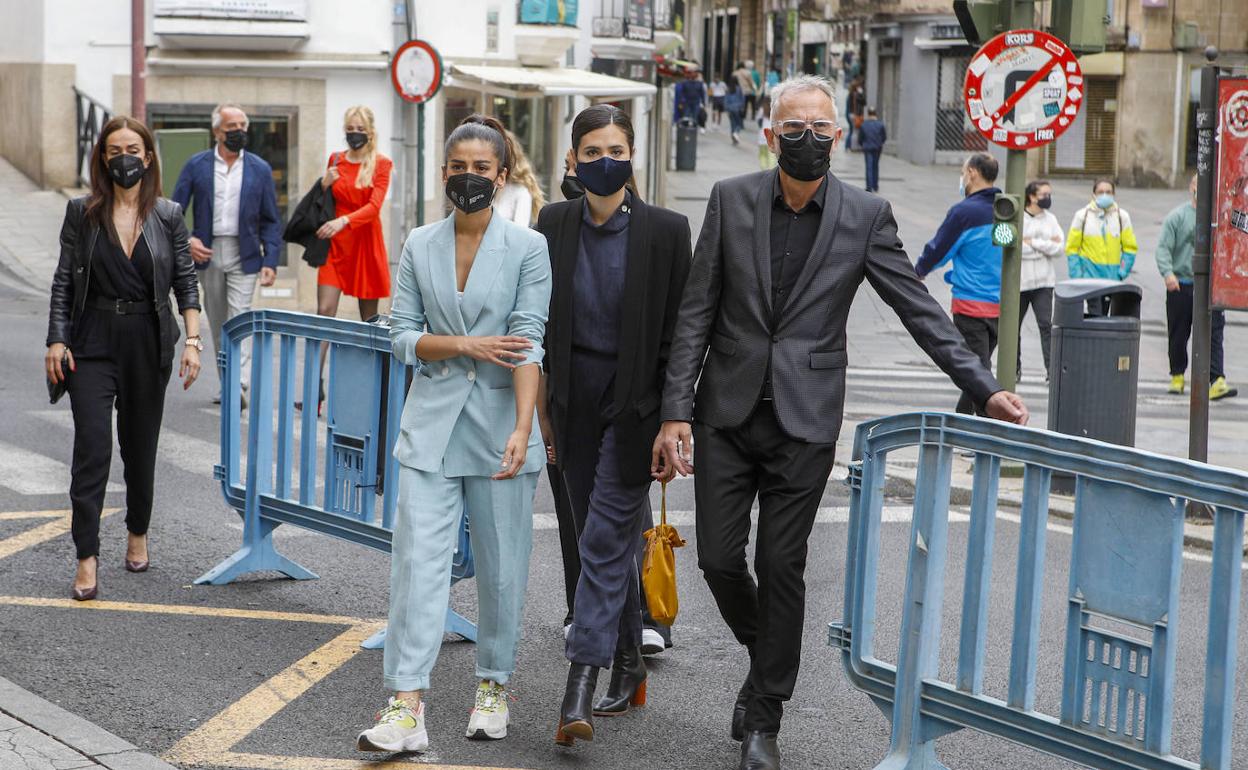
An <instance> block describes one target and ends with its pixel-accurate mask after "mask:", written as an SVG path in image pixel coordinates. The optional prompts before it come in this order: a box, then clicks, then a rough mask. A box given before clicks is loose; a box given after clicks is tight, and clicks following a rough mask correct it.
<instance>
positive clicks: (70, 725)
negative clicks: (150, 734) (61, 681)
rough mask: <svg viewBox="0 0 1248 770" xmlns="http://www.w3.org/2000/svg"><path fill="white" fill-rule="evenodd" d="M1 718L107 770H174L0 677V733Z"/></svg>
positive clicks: (0, 729)
mask: <svg viewBox="0 0 1248 770" xmlns="http://www.w3.org/2000/svg"><path fill="white" fill-rule="evenodd" d="M5 717H9V718H10V720H12V721H15V722H16V723H17V724H15V725H13V726H12V727H11V728H10V729H22V728H23V727H25V728H30V729H33V730H34V731H35V732H37V733H40V734H42V735H43V736H47V737H48V738H51V739H52V740H53V741H55V742H57V743H60V744H62V745H63V746H66V747H68V748H70V749H72V750H73V751H75V752H77V753H78V754H81V755H82V756H84V757H85V758H86V759H88V760H90V761H92V762H95V763H96V764H98V765H100V766H102V767H106V768H108V770H177V769H176V768H174V766H173V765H170V764H167V763H165V762H162V761H161V760H159V759H157V758H156V757H154V756H152V755H151V754H147V753H145V752H143V751H141V750H140V749H139V747H137V746H135V745H134V744H132V743H129V742H127V741H125V740H122V739H121V738H118V737H117V736H116V735H113V734H112V733H110V732H108V731H107V730H105V729H103V728H101V727H98V726H96V725H94V724H92V723H91V722H88V721H87V720H85V719H83V718H82V717H79V716H76V715H74V714H71V713H69V712H68V711H66V710H65V709H63V708H61V707H60V706H56V705H54V704H52V703H49V702H48V701H46V700H44V699H43V698H40V697H39V696H37V695H35V694H33V693H30V692H27V691H26V690H23V689H22V688H20V687H18V686H17V685H15V684H13V683H12V682H10V681H9V680H7V679H5V678H4V677H0V732H3V731H4V730H5V727H4V724H5V722H6V721H8V720H6V719H5Z"/></svg>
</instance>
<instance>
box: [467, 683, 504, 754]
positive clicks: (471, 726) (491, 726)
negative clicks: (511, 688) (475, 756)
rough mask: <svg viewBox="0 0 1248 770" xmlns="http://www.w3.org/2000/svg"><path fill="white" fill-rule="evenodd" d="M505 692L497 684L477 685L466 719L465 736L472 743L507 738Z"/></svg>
mask: <svg viewBox="0 0 1248 770" xmlns="http://www.w3.org/2000/svg"><path fill="white" fill-rule="evenodd" d="M508 720H509V715H508V713H507V690H506V689H505V688H504V687H503V686H502V685H501V684H498V683H497V682H491V681H487V682H482V683H481V684H479V685H477V698H476V702H475V703H474V704H473V707H472V714H471V715H470V716H469V717H468V729H467V731H465V733H464V734H465V735H466V736H468V737H469V738H470V739H472V740H474V741H496V740H499V739H500V738H506V737H507V722H508Z"/></svg>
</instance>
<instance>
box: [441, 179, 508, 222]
mask: <svg viewBox="0 0 1248 770" xmlns="http://www.w3.org/2000/svg"><path fill="white" fill-rule="evenodd" d="M495 189H496V188H495V186H494V180H493V179H490V178H489V177H484V176H479V175H477V174H470V173H467V172H465V173H463V174H456V175H454V176H451V177H447V179H446V197H448V198H450V199H451V203H454V204H455V208H457V209H459V210H460V211H462V212H464V213H465V214H475V213H477V212H478V211H482V210H484V209H488V208H489V207H490V203H492V202H493V201H494V190H495Z"/></svg>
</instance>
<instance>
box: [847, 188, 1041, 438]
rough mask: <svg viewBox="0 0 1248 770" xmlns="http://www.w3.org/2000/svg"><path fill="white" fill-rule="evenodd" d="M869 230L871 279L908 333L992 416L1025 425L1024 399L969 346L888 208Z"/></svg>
mask: <svg viewBox="0 0 1248 770" xmlns="http://www.w3.org/2000/svg"><path fill="white" fill-rule="evenodd" d="M871 230H872V232H871V239H870V242H869V243H868V245H867V263H866V273H867V280H868V281H870V282H871V286H872V287H873V288H874V289H875V291H876V292H877V293H878V294H879V295H880V296H881V297H883V299H884V301H885V302H887V303H888V304H889V307H891V308H893V310H894V312H896V313H897V316H898V317H899V318H901V322H902V324H903V325H904V326H905V327H906V331H908V332H910V336H911V337H913V338H914V341H915V342H917V343H919V347H921V348H923V351H924V352H925V353H927V355H928V356H929V357H930V358H931V359H932V361H934V362H935V363H936V365H937V366H939V367H940V369H941V371H943V372H944V373H945V374H947V375H949V378H950V379H951V380H953V383H954V384H955V385H957V386H958V387H959V388H961V389H962V390H964V391H966V392H967V393H969V394H971V397H972V398H973V399H974V400H975V403H976V404H977V405H979V406H980V407H981V408H983V410H984V412H985V413H986V414H988V416H990V417H995V418H997V419H999V420H1005V421H1007V422H1014V423H1018V424H1020V425H1023V424H1026V422H1027V417H1028V414H1027V407H1026V406H1025V405H1024V404H1023V402H1022V399H1020V398H1019V397H1018V396H1016V395H1015V394H1013V393H1009V392H1007V391H1006V390H1004V389H1003V388H1002V387H1001V384H1000V383H998V382H997V379H996V378H995V377H993V376H992V373H991V372H989V371H988V370H987V369H986V368H984V365H983V363H982V362H981V361H980V360H979V357H978V356H976V355H975V354H974V353H972V352H971V350H970V348H968V347H967V346H966V342H965V341H964V340H963V339H962V334H961V333H960V332H959V331H958V329H957V327H955V326H954V325H953V321H952V320H951V319H950V318H949V316H948V315H946V314H945V311H944V310H943V309H942V308H941V307H940V304H939V303H938V302H936V300H935V299H934V298H933V297H932V295H931V294H929V293H928V291H927V287H926V286H924V285H923V282H922V281H920V280H919V279H918V278H917V277H916V276H915V273H914V269H913V268H912V267H911V266H910V260H909V258H908V257H907V256H906V252H905V250H904V249H903V248H902V245H901V239H900V238H898V237H897V220H896V219H894V218H893V209H892V207H891V206H890V205H889V204H888V203H885V204H884V205H883V206H881V207H880V210H879V213H878V214H877V215H876V217H875V221H874V223H873V224H872V227H871Z"/></svg>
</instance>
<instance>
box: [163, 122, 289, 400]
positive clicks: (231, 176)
mask: <svg viewBox="0 0 1248 770" xmlns="http://www.w3.org/2000/svg"><path fill="white" fill-rule="evenodd" d="M247 125H248V120H247V114H246V113H245V112H243V110H242V108H241V107H239V106H238V105H237V104H221V105H218V106H217V107H216V108H215V109H213V111H212V135H213V137H214V138H215V139H216V146H215V147H213V149H211V150H204V151H203V152H201V153H197V154H195V155H193V156H191V159H190V160H188V161H187V162H186V165H185V166H183V167H182V173H181V174H179V175H178V184H177V185H176V186H175V187H174V189H173V199H174V200H175V201H177V202H178V203H180V204H181V205H182V208H183V209H186V208H187V207H190V209H191V215H192V220H193V224H192V227H191V257H192V258H193V259H194V260H195V267H196V268H198V269H199V283H200V285H201V286H203V287H204V302H203V305H204V311H205V312H206V313H207V314H208V323H209V324H210V326H211V327H212V343H213V347H214V349H215V350H216V351H217V352H218V353H219V352H220V351H221V345H222V343H223V340H222V339H221V327H222V325H223V324H224V323H225V322H226V321H228V320H229V319H231V318H233V317H234V316H236V315H238V314H240V313H245V312H247V311H248V310H251V299H252V295H254V294H255V291H256V279H257V278H259V281H260V285H261V286H271V285H273V281H274V280H275V279H276V278H277V259H278V255H279V254H281V249H282V221H281V216H280V215H279V214H278V211H277V191H276V188H275V187H274V185H273V169H272V168H271V167H270V166H269V164H268V163H266V162H265V161H264V159H263V158H261V157H260V156H258V155H256V154H255V153H250V152H245V151H244V150H243V148H244V147H245V146H246V145H247ZM192 202H193V204H194V205H192ZM249 357H250V356H249V351H248V350H247V348H246V346H244V348H243V357H242V361H241V364H242V370H243V387H244V388H245V387H246V384H247V382H246V378H247V372H248V366H247V359H248V358H249ZM220 402H221V395H220V392H218V393H217V397H216V398H214V399H213V403H220Z"/></svg>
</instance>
